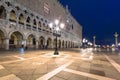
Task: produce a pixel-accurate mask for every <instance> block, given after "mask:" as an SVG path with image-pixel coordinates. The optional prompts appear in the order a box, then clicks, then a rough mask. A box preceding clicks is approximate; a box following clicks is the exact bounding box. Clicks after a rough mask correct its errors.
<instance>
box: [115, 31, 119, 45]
mask: <svg viewBox="0 0 120 80" xmlns="http://www.w3.org/2000/svg"><path fill="white" fill-rule="evenodd" d="M114 36H115V46H116V47H118V36H119V34H118V33H117V32H116V33H115V34H114Z"/></svg>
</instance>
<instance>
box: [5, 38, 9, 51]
mask: <svg viewBox="0 0 120 80" xmlns="http://www.w3.org/2000/svg"><path fill="white" fill-rule="evenodd" d="M5 49H6V50H9V38H6V39H5Z"/></svg>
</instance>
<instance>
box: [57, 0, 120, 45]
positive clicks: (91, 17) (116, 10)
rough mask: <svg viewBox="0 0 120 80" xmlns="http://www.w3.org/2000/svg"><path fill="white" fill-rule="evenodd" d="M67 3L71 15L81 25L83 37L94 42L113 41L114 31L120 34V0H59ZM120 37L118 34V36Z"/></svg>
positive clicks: (104, 42)
mask: <svg viewBox="0 0 120 80" xmlns="http://www.w3.org/2000/svg"><path fill="white" fill-rule="evenodd" d="M59 1H60V2H61V3H62V4H63V6H66V5H68V7H69V11H70V12H71V14H72V15H73V17H74V18H75V19H76V20H77V21H78V22H79V23H80V24H81V25H82V28H83V37H85V38H87V39H88V40H90V41H92V40H93V36H94V35H95V36H96V42H97V43H96V44H109V45H111V44H112V43H114V33H115V32H118V34H120V0H59ZM119 39H120V36H119ZM119 41H120V40H119Z"/></svg>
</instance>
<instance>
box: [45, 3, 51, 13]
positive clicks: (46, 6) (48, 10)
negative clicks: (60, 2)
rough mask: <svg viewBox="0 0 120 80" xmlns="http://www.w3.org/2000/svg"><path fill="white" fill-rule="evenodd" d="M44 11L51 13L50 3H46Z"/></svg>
mask: <svg viewBox="0 0 120 80" xmlns="http://www.w3.org/2000/svg"><path fill="white" fill-rule="evenodd" d="M44 12H45V13H46V14H49V13H50V8H49V5H48V3H44Z"/></svg>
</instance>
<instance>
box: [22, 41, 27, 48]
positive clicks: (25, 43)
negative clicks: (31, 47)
mask: <svg viewBox="0 0 120 80" xmlns="http://www.w3.org/2000/svg"><path fill="white" fill-rule="evenodd" d="M23 42H24V47H25V48H26V46H27V41H26V39H23Z"/></svg>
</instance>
